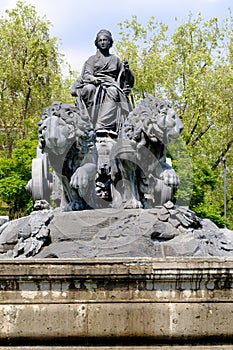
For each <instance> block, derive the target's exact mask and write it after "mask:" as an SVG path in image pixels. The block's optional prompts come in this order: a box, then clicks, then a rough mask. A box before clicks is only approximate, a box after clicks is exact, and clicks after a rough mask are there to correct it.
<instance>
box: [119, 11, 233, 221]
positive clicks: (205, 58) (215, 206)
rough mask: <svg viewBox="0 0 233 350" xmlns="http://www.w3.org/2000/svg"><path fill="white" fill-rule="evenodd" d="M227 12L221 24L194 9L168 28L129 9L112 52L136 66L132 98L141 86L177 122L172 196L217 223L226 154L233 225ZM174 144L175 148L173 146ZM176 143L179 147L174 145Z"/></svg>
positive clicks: (232, 47) (231, 45)
mask: <svg viewBox="0 0 233 350" xmlns="http://www.w3.org/2000/svg"><path fill="white" fill-rule="evenodd" d="M232 24H233V19H232V18H231V17H229V18H228V19H226V20H225V21H224V22H223V23H222V24H221V25H220V23H219V21H218V19H217V18H211V19H209V20H207V21H204V20H203V19H202V17H201V15H200V14H199V15H198V16H197V17H196V18H194V17H193V15H192V14H189V17H188V20H187V21H186V22H184V23H182V24H181V25H179V26H177V28H176V29H175V31H174V32H173V33H171V32H170V34H168V27H167V26H166V25H164V24H163V23H158V22H155V21H154V18H153V17H152V18H151V19H150V20H149V21H148V23H147V24H146V25H145V26H144V27H143V26H142V25H141V24H140V23H138V21H137V17H136V16H133V17H132V19H131V21H128V20H127V21H125V22H123V23H121V24H120V36H121V39H120V40H119V42H118V43H117V53H118V55H119V56H120V57H121V58H124V57H126V58H128V60H129V64H130V67H131V69H132V70H133V71H134V74H135V89H134V91H135V97H136V100H137V99H138V98H141V97H142V96H143V93H145V91H146V92H148V93H149V94H152V95H155V96H157V97H165V98H167V99H169V100H170V101H171V102H172V105H173V106H174V108H175V110H176V112H177V114H178V115H179V117H180V118H181V120H182V122H183V124H184V130H183V133H182V135H181V140H182V141H183V143H180V145H178V146H177V144H176V149H175V148H174V146H171V147H169V149H168V152H169V156H171V158H172V161H173V166H174V167H175V169H176V171H177V173H178V175H179V177H180V180H181V184H180V188H179V190H178V192H177V202H178V203H182V204H187V203H188V202H189V201H190V200H191V203H190V205H191V208H193V209H194V208H195V210H196V211H197V212H198V213H200V214H201V215H202V217H203V216H205V215H206V216H207V217H209V218H212V219H214V221H215V222H216V223H218V224H220V225H222V217H223V193H222V188H223V178H222V171H221V170H222V157H223V156H225V157H226V158H227V162H228V170H227V178H228V185H227V206H228V208H229V210H228V211H227V217H228V223H229V227H233V224H231V223H232V222H233V212H232V211H231V210H230V209H231V208H232V207H233V202H232V201H233V192H232V191H233V181H232V180H233V178H232V177H233V175H232V171H231V169H233V149H232V144H233V124H232V123H233V117H232V116H233V113H232V112H233V100H232V90H233V65H232V64H233V63H232V62H233V36H232ZM177 147H178V149H177ZM179 147H180V149H179Z"/></svg>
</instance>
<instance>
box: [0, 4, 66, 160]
mask: <svg viewBox="0 0 233 350" xmlns="http://www.w3.org/2000/svg"><path fill="white" fill-rule="evenodd" d="M6 15H7V17H6V18H4V17H2V18H1V19H0V37H1V41H0V51H1V56H0V77H1V78H0V79H1V80H0V110H1V115H0V132H1V144H0V149H1V151H2V154H4V155H5V156H6V157H10V156H11V153H12V150H13V148H14V145H15V142H17V140H18V139H21V138H26V137H28V135H30V134H31V133H32V132H35V128H36V121H37V120H38V117H39V115H40V114H41V111H42V109H43V107H45V106H47V105H48V104H50V103H51V101H52V100H53V99H54V98H56V96H57V95H59V93H60V92H59V91H60V90H61V89H62V85H61V69H60V65H61V62H62V55H61V54H60V53H59V52H58V48H57V39H56V38H50V35H49V27H50V22H49V21H47V20H46V19H44V18H43V19H41V18H39V17H38V15H37V13H36V11H35V8H34V7H33V6H30V5H26V4H24V3H23V2H22V1H18V2H17V4H16V7H15V8H14V9H13V10H11V11H8V10H7V11H6Z"/></svg>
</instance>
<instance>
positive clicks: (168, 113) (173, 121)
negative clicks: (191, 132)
mask: <svg viewBox="0 0 233 350" xmlns="http://www.w3.org/2000/svg"><path fill="white" fill-rule="evenodd" d="M182 130H183V124H182V122H181V120H180V118H179V117H178V116H177V114H176V113H175V111H174V109H173V108H172V107H171V104H170V102H169V101H167V100H165V99H163V98H161V99H160V98H156V97H153V96H148V97H146V98H144V99H143V100H141V102H140V103H139V104H138V105H137V107H136V108H135V109H134V110H133V111H132V112H131V113H130V114H129V116H128V118H127V120H126V122H125V125H124V133H125V134H126V135H127V136H128V137H129V138H130V139H133V140H135V141H140V139H141V136H142V135H141V134H142V132H144V134H145V135H147V137H148V138H149V140H150V141H152V142H158V141H160V142H161V143H162V144H164V145H167V144H168V143H170V142H171V141H173V140H175V139H177V138H178V137H179V135H180V133H181V131H182Z"/></svg>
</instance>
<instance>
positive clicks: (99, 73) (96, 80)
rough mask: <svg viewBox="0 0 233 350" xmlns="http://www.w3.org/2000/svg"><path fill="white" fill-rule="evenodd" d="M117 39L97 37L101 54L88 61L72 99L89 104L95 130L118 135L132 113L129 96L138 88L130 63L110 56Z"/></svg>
mask: <svg viewBox="0 0 233 350" xmlns="http://www.w3.org/2000/svg"><path fill="white" fill-rule="evenodd" d="M112 44H113V39H112V35H111V33H110V32H109V31H108V30H105V29H102V30H100V31H99V33H98V34H97V36H96V40H95V45H96V47H97V52H96V54H95V55H93V56H91V57H89V58H88V60H87V61H86V62H85V64H84V66H83V70H82V73H81V77H80V78H79V79H77V80H76V81H75V83H74V84H73V86H72V88H71V95H72V96H75V97H76V103H79V102H80V100H81V101H83V102H84V103H85V106H86V108H87V110H88V113H89V115H90V118H91V122H92V123H93V126H94V128H95V130H100V129H105V130H112V131H116V132H117V131H118V129H119V127H120V125H121V123H122V121H123V120H124V117H125V116H127V115H128V114H129V112H130V111H131V110H132V107H131V104H130V102H129V99H128V95H129V93H130V92H131V88H132V87H133V85H134V76H133V73H132V72H131V71H130V69H129V67H128V65H127V62H125V64H123V63H122V62H121V61H120V59H119V57H117V56H115V55H112V54H110V52H109V50H110V48H111V47H112Z"/></svg>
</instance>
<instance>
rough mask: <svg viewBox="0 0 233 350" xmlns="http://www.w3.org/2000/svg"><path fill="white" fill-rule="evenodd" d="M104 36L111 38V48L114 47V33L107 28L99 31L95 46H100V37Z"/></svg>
mask: <svg viewBox="0 0 233 350" xmlns="http://www.w3.org/2000/svg"><path fill="white" fill-rule="evenodd" d="M103 36H104V37H106V38H107V39H108V40H109V48H110V47H112V45H113V39H112V34H111V32H110V31H109V30H107V29H101V30H100V31H99V32H98V33H97V35H96V39H95V46H96V47H98V46H99V44H98V42H99V39H100V38H101V37H103Z"/></svg>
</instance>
